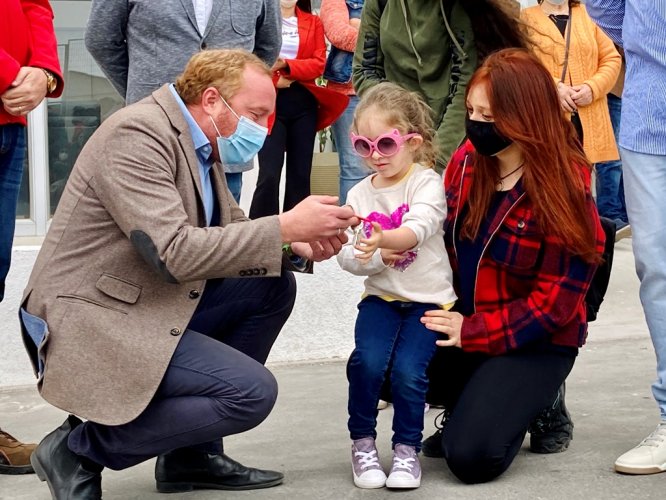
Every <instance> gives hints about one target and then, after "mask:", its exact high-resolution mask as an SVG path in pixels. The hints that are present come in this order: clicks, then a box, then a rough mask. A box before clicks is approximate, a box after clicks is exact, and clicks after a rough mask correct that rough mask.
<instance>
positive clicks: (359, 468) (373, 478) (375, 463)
mask: <svg viewBox="0 0 666 500" xmlns="http://www.w3.org/2000/svg"><path fill="white" fill-rule="evenodd" d="M352 473H353V474H354V484H355V485H356V486H358V487H359V488H364V489H373V488H383V487H384V485H385V484H386V473H385V472H384V470H383V469H382V466H381V465H380V463H379V457H378V456H377V447H376V446H375V440H374V439H373V438H371V437H367V438H363V439H356V440H354V442H353V443H352Z"/></svg>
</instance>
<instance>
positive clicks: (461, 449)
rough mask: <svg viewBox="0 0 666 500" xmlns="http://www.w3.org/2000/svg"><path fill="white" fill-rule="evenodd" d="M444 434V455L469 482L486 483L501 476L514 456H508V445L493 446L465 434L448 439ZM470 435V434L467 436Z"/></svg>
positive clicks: (457, 475)
mask: <svg viewBox="0 0 666 500" xmlns="http://www.w3.org/2000/svg"><path fill="white" fill-rule="evenodd" d="M447 430H448V429H446V430H445V431H444V436H443V448H444V456H445V457H446V462H447V464H448V466H449V469H450V470H451V472H453V474H454V475H455V476H456V477H457V478H458V479H460V480H461V481H462V482H464V483H467V484H476V483H485V482H487V481H491V480H493V479H495V478H496V477H498V476H500V475H501V474H502V473H503V472H504V471H505V470H506V469H507V468H508V467H509V465H510V464H511V462H512V461H513V458H514V457H508V456H507V453H508V447H500V446H492V445H489V444H488V443H484V442H483V441H482V440H473V441H474V442H473V441H472V440H469V439H466V437H465V436H461V437H460V438H457V439H448V437H449V436H447V434H446V431H447ZM467 437H468V436H467Z"/></svg>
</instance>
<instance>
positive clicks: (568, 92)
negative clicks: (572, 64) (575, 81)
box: [557, 82, 578, 113]
mask: <svg viewBox="0 0 666 500" xmlns="http://www.w3.org/2000/svg"><path fill="white" fill-rule="evenodd" d="M574 92H575V91H574V89H573V88H571V87H569V86H568V85H566V84H564V83H562V82H559V83H558V84H557V93H558V94H559V95H560V105H561V106H562V109H564V111H568V112H569V113H573V112H574V111H576V110H577V109H578V106H577V104H576V101H574V99H573V94H574Z"/></svg>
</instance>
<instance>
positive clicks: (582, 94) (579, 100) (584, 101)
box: [571, 83, 594, 107]
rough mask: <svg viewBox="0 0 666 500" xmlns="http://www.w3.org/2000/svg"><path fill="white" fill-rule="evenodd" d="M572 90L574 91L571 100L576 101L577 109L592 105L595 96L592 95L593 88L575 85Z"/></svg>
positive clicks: (585, 84) (585, 85) (584, 84)
mask: <svg viewBox="0 0 666 500" xmlns="http://www.w3.org/2000/svg"><path fill="white" fill-rule="evenodd" d="M571 89H572V90H573V93H572V94H571V98H572V99H573V100H574V102H575V103H576V106H577V107H580V106H587V105H588V104H592V99H594V94H593V93H592V88H591V87H590V86H589V85H588V84H587V83H583V84H582V85H574V86H573V87H571Z"/></svg>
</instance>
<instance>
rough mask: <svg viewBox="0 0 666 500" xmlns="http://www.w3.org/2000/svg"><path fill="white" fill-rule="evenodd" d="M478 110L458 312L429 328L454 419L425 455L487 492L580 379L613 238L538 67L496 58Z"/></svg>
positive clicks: (452, 200)
mask: <svg viewBox="0 0 666 500" xmlns="http://www.w3.org/2000/svg"><path fill="white" fill-rule="evenodd" d="M466 103H467V113H468V114H467V119H466V129H467V135H468V138H469V141H468V142H466V143H465V144H464V145H463V146H462V147H461V148H460V149H458V151H457V152H456V153H455V154H454V155H453V157H452V159H451V162H450V163H449V165H448V167H447V169H446V176H445V187H446V195H447V199H448V216H447V221H446V223H445V238H444V239H445V243H446V247H447V250H448V253H449V258H450V260H451V265H452V267H453V270H454V286H455V289H456V293H457V295H458V297H459V299H458V302H457V303H456V310H457V312H449V311H445V310H443V309H442V310H438V311H428V312H427V313H426V316H424V317H423V318H422V321H423V322H424V323H425V325H426V326H427V327H428V328H430V329H432V330H434V331H437V332H439V333H441V334H442V336H443V339H442V340H440V341H438V342H437V343H438V344H439V345H441V346H446V347H445V348H443V349H439V353H438V356H437V357H436V358H435V360H434V361H433V363H432V364H431V372H430V374H429V378H430V380H431V392H430V398H429V400H430V401H431V402H436V403H440V404H443V405H444V406H445V407H446V408H447V410H448V411H449V412H450V415H449V416H448V418H447V419H446V422H445V426H444V428H443V430H442V431H438V432H437V433H436V434H435V435H434V436H432V437H431V438H429V439H427V440H426V442H425V443H424V452H425V453H427V452H429V454H437V452H439V454H440V456H444V457H445V458H446V460H447V462H448V465H449V468H450V469H451V471H452V472H453V473H454V474H455V475H456V476H457V477H458V478H460V479H461V480H462V481H464V482H467V483H478V482H484V481H489V480H491V479H494V478H495V477H497V476H499V475H500V474H502V473H503V472H504V471H505V470H506V469H507V468H508V467H509V465H510V464H511V462H512V461H513V459H514V458H515V456H516V454H517V453H518V450H519V449H520V447H521V444H522V442H523V439H524V437H525V434H526V432H527V428H528V425H529V424H530V422H531V421H532V420H533V419H534V417H535V416H536V415H537V414H538V413H539V412H540V410H542V409H543V408H545V407H546V406H547V405H549V404H550V403H551V402H552V401H553V400H554V399H555V396H556V394H557V391H558V388H559V387H560V386H561V385H562V383H563V381H564V380H565V378H566V377H567V375H568V373H569V371H570V370H571V368H572V367H573V364H574V360H575V359H576V355H577V353H578V348H579V347H581V346H582V345H583V343H584V342H585V338H586V334H587V322H586V312H585V294H586V292H587V290H588V287H589V285H590V281H591V279H592V276H593V274H594V272H595V269H596V268H597V266H598V264H599V262H600V261H601V254H602V252H603V243H604V233H603V230H602V228H601V225H600V222H599V217H598V214H597V210H596V208H595V205H594V201H593V200H592V196H591V194H590V169H591V166H590V164H589V162H588V161H587V159H586V158H585V154H584V153H583V150H582V147H581V145H580V142H579V141H578V138H577V136H576V132H575V130H574V128H573V126H572V125H571V123H570V122H569V120H567V119H566V118H565V116H564V114H563V112H562V110H561V107H560V102H559V97H558V93H557V90H556V88H555V84H554V82H553V78H552V77H551V75H550V73H549V72H548V71H547V70H546V68H545V67H544V66H543V65H542V64H541V63H540V62H539V61H538V60H537V59H536V58H535V57H534V56H532V55H530V54H529V53H528V52H526V51H523V50H521V49H506V50H502V51H499V52H496V53H495V54H492V55H491V56H489V57H488V58H487V59H486V61H485V62H484V63H483V65H482V66H481V67H480V68H479V69H478V70H477V71H476V72H475V74H474V75H473V77H472V79H471V80H470V83H469V85H468V89H467V95H466Z"/></svg>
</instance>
